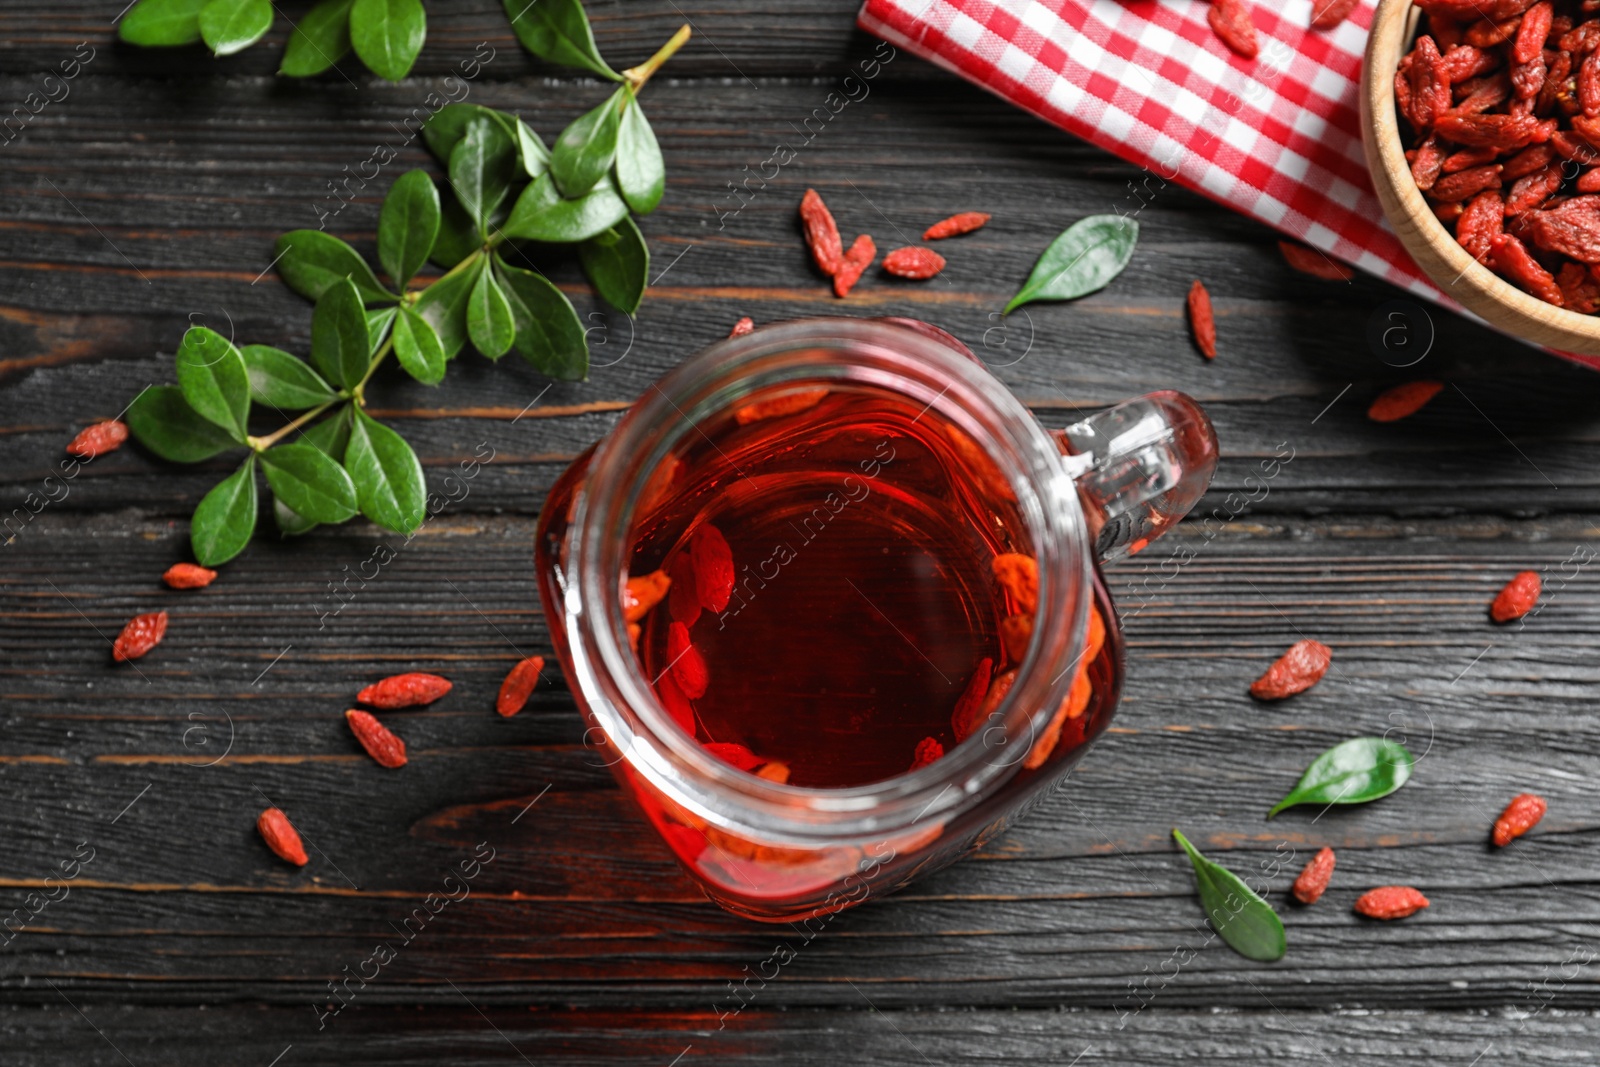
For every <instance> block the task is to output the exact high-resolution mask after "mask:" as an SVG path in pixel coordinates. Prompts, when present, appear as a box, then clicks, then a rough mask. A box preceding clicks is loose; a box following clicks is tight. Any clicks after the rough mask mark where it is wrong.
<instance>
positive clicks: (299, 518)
mask: <svg viewBox="0 0 1600 1067" xmlns="http://www.w3.org/2000/svg"><path fill="white" fill-rule="evenodd" d="M280 73H281V71H280ZM272 518H273V519H274V521H276V522H277V524H278V532H279V533H282V534H283V535H284V536H285V537H299V536H300V535H301V534H304V533H310V532H311V531H312V530H315V529H316V528H317V524H316V523H314V522H312V521H311V520H310V519H308V518H306V517H305V516H304V515H298V514H296V513H295V510H294V509H293V508H291V507H289V506H288V505H287V504H285V503H284V502H283V501H281V500H279V499H278V498H277V497H273V498H272Z"/></svg>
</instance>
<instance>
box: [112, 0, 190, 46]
mask: <svg viewBox="0 0 1600 1067" xmlns="http://www.w3.org/2000/svg"><path fill="white" fill-rule="evenodd" d="M209 2H210V0H139V2H138V3H137V4H134V5H133V10H131V11H129V12H128V14H127V15H126V16H124V18H123V20H122V22H121V23H120V24H119V25H118V26H117V36H118V37H121V38H122V39H123V40H124V41H127V42H128V43H129V44H136V45H142V46H144V47H145V48H170V47H173V46H175V45H185V44H194V43H195V42H196V41H198V40H200V12H201V11H202V10H204V8H205V6H206V4H207V3H209Z"/></svg>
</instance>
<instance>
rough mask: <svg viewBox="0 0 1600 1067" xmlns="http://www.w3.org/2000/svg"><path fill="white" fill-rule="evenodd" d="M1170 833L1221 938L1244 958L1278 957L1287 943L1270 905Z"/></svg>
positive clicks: (1175, 833)
mask: <svg viewBox="0 0 1600 1067" xmlns="http://www.w3.org/2000/svg"><path fill="white" fill-rule="evenodd" d="M1172 836H1173V837H1175V838H1177V839H1178V844H1180V845H1182V846H1183V850H1184V851H1185V852H1187V853H1188V854H1189V862H1190V863H1191V864H1193V865H1194V882H1195V886H1196V887H1197V888H1198V889H1199V890H1200V905H1201V907H1203V908H1205V910H1206V916H1207V917H1208V918H1209V919H1210V920H1211V925H1212V927H1213V928H1214V929H1215V930H1216V931H1217V933H1218V934H1219V935H1220V936H1221V937H1222V940H1224V941H1226V942H1227V943H1228V944H1229V946H1231V947H1232V948H1233V950H1234V951H1235V952H1237V953H1238V954H1239V955H1241V956H1243V957H1245V958H1246V959H1252V960H1259V961H1261V962H1262V963H1271V962H1272V961H1273V960H1281V959H1282V958H1283V954H1284V952H1286V951H1288V947H1289V944H1288V941H1287V939H1286V938H1285V937H1284V934H1283V920H1282V919H1279V918H1278V913H1277V912H1275V911H1273V910H1272V905H1270V904H1268V903H1267V902H1266V901H1265V900H1262V899H1261V897H1260V896H1258V895H1257V894H1256V891H1255V890H1253V889H1251V888H1250V887H1249V886H1247V885H1245V883H1244V879H1242V878H1240V877H1239V876H1238V875H1236V874H1234V873H1233V872H1232V871H1230V870H1228V868H1226V867H1224V866H1222V864H1220V863H1213V862H1211V861H1210V860H1208V859H1206V858H1205V857H1204V856H1202V855H1201V854H1200V853H1199V852H1197V851H1195V847H1194V846H1193V845H1191V844H1189V839H1188V838H1186V837H1184V836H1183V834H1181V833H1180V832H1178V830H1177V829H1174V830H1173V831H1172Z"/></svg>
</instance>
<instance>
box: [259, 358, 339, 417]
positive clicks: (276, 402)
mask: <svg viewBox="0 0 1600 1067" xmlns="http://www.w3.org/2000/svg"><path fill="white" fill-rule="evenodd" d="M239 355H240V356H242V357H243V358H244V369H245V370H246V371H247V372H248V373H249V375H250V395H251V396H252V397H253V398H254V399H256V400H259V401H261V402H262V403H263V404H269V405H271V406H272V407H275V408H278V409H280V410H282V411H304V410H305V409H306V408H314V407H316V406H317V405H318V404H326V403H327V402H328V401H330V400H332V399H334V398H335V397H336V396H337V395H338V394H336V393H335V392H334V390H333V386H331V385H329V384H328V383H327V382H325V381H323V380H322V376H321V375H320V374H318V373H317V372H316V371H314V370H312V369H311V365H310V364H308V363H307V362H306V361H305V360H303V359H301V358H300V357H299V356H294V355H290V354H289V353H288V352H285V351H284V350H283V349H281V348H273V347H272V346H271V345H245V346H244V347H243V348H242V349H240V350H239Z"/></svg>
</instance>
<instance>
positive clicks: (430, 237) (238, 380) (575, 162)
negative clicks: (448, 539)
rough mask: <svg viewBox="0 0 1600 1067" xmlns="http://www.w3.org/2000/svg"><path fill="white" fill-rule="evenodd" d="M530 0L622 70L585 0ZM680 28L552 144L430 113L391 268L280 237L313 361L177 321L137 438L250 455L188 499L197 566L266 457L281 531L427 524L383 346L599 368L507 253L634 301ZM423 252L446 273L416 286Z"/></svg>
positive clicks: (558, 46) (345, 250)
mask: <svg viewBox="0 0 1600 1067" xmlns="http://www.w3.org/2000/svg"><path fill="white" fill-rule="evenodd" d="M213 2H215V0H213ZM361 2H362V0H357V4H359V3H361ZM535 6H537V7H540V8H543V9H544V11H543V13H542V14H541V16H540V19H533V18H532V16H531V15H529V16H528V18H526V19H524V20H523V21H522V22H521V23H520V28H519V35H521V34H522V33H523V30H525V29H528V27H529V26H530V25H534V24H535V23H538V25H537V26H534V28H535V29H538V28H539V27H540V26H545V25H546V23H545V22H542V21H540V20H548V19H549V18H551V17H552V16H554V17H557V18H559V17H561V16H562V14H563V13H565V15H566V16H569V20H568V22H566V23H562V24H561V26H560V27H559V28H560V29H562V31H563V32H562V33H561V34H559V35H556V36H554V37H550V38H549V40H548V41H547V40H545V39H544V38H538V40H539V41H540V42H541V44H548V43H550V42H551V41H553V42H556V43H554V44H550V47H551V49H552V50H553V56H552V57H554V55H555V54H559V55H560V56H563V57H568V56H571V57H576V59H577V60H579V61H580V62H578V63H577V65H580V66H584V67H586V68H589V69H593V68H594V66H595V65H598V66H600V67H603V68H604V69H605V70H606V71H610V67H609V66H607V65H606V64H605V62H604V60H602V59H601V58H600V56H599V54H598V52H596V51H595V50H594V42H593V38H592V35H590V34H589V32H588V22H587V20H586V19H585V18H584V17H583V10H582V8H581V6H579V5H578V4H577V3H576V2H575V0H574V2H572V3H570V4H562V3H550V4H548V5H546V4H543V3H541V5H535ZM532 10H533V9H532V8H530V9H529V11H530V12H531V11H532ZM572 17H575V19H576V21H575V22H574V21H572V20H571V19H572ZM546 28H548V27H546ZM579 30H581V33H580V32H578V31H579ZM541 32H543V31H542V30H541ZM687 38H688V27H687V26H686V27H684V28H683V29H682V30H680V31H679V32H678V33H677V34H676V35H675V36H674V37H673V38H672V39H671V40H670V41H668V42H667V44H666V45H664V46H663V47H662V48H661V50H660V51H658V52H657V53H656V54H655V55H654V56H652V57H651V58H650V59H649V60H647V61H646V62H645V63H643V64H641V65H640V66H638V67H634V68H631V69H630V70H628V71H625V72H623V73H622V74H615V75H608V77H612V78H614V80H617V81H620V82H621V83H622V84H621V85H620V86H619V88H618V89H617V90H616V91H615V92H614V93H613V94H612V96H611V97H610V98H608V99H607V101H606V102H605V103H603V104H601V105H600V106H599V107H597V108H595V109H594V110H593V111H590V112H589V113H588V114H586V115H583V116H581V117H579V118H578V119H577V120H575V121H574V122H573V123H572V124H571V125H570V126H568V127H567V129H566V130H564V131H563V132H562V134H561V136H560V137H559V138H558V139H557V141H556V144H555V146H554V148H553V149H551V148H547V147H546V146H545V144H544V142H543V141H541V140H540V138H539V136H538V134H536V133H535V132H534V131H533V130H532V129H531V128H529V126H528V125H527V123H525V122H523V121H522V120H521V119H520V118H519V117H517V116H516V115H512V114H508V113H506V112H501V111H494V110H491V109H489V108H485V107H480V106H479V105H476V104H466V103H461V104H451V105H449V106H447V107H444V108H442V109H440V110H439V111H437V112H435V113H434V114H433V115H432V116H431V117H430V118H429V120H428V122H427V123H426V124H425V125H424V126H423V129H422V135H423V139H424V141H425V142H426V143H427V146H428V148H429V150H430V151H431V152H432V153H433V154H434V156H436V157H437V158H438V159H439V161H440V162H441V163H442V164H443V165H444V167H445V169H446V173H447V175H448V183H447V188H448V195H446V196H441V195H440V189H439V187H438V186H437V185H436V184H435V181H434V179H433V178H432V177H431V176H430V175H429V174H428V173H427V172H426V171H424V170H412V171H409V172H407V173H405V174H403V175H401V176H400V177H399V178H398V179H396V180H395V182H394V183H393V184H392V185H391V186H390V188H389V191H388V193H387V195H386V196H385V197H384V201H383V207H382V209H381V211H380V213H379V217H378V232H377V246H378V263H379V266H380V267H381V269H382V272H383V274H384V276H386V278H387V282H385V281H384V280H380V277H379V274H378V272H376V271H374V269H373V268H372V267H371V266H370V265H368V263H367V261H366V260H365V259H363V258H362V257H361V255H360V253H358V252H357V251H356V250H355V249H354V248H352V247H351V246H350V245H348V244H346V243H345V242H344V241H342V240H340V239H339V238H337V237H334V236H332V235H331V234H328V233H325V232H323V231H321V230H294V231H291V232H290V233H286V234H284V235H283V236H281V237H280V238H278V242H277V254H278V259H277V263H278V272H279V274H280V276H281V277H282V278H283V280H284V282H286V283H287V284H288V285H289V287H290V288H291V289H294V290H295V291H296V292H298V293H300V294H301V295H302V296H304V297H306V298H307V299H308V300H311V301H313V303H314V306H313V308H312V314H311V351H310V358H309V360H307V359H302V358H300V357H299V356H296V355H294V354H292V353H289V352H285V351H283V350H282V349H278V348H274V347H271V346H269V345H244V346H237V345H235V344H234V343H233V341H232V340H230V339H228V338H225V337H223V336H222V335H220V334H218V333H216V332H215V331H213V330H211V329H208V328H206V327H200V326H197V327H192V328H191V329H190V330H189V331H188V332H187V333H186V334H185V335H184V337H183V341H182V343H181V344H180V345H179V348H178V352H177V356H176V370H177V384H176V385H161V386H155V387H153V388H150V389H148V390H146V391H145V392H144V393H142V394H141V395H140V396H139V397H138V398H137V399H136V400H135V401H134V402H133V404H132V406H131V407H130V408H129V410H128V415H127V421H128V425H129V428H130V429H131V430H132V432H133V435H134V436H135V437H136V438H137V439H138V440H139V441H140V442H141V443H143V444H144V445H145V446H146V447H147V448H149V449H150V450H151V451H152V452H154V453H156V454H157V455H159V456H161V457H162V458H164V459H168V460H171V461H173V462H177V463H199V462H202V461H204V460H208V459H211V458H213V457H215V456H218V455H221V454H223V453H225V452H229V451H232V450H236V449H241V448H242V449H243V450H244V459H243V462H242V463H241V464H240V466H239V467H238V469H237V470H235V471H234V473H233V474H231V475H229V476H228V477H227V478H225V479H223V480H222V481H221V482H220V483H218V484H217V485H216V486H215V487H214V488H213V489H212V490H211V491H210V492H209V493H207V494H206V496H205V498H204V499H203V500H201V502H200V504H199V506H198V507H197V508H196V509H195V512H194V518H193V521H192V524H191V529H190V540H191V542H192V544H193V547H194V552H195V558H196V559H197V560H198V561H199V562H200V563H201V564H203V565H205V566H216V565H218V564H221V563H224V562H226V561H228V560H230V559H232V558H233V557H234V556H236V555H238V554H239V553H240V552H241V551H243V550H244V548H245V546H246V545H248V544H249V542H250V539H251V537H252V536H254V533H255V529H256V522H257V513H258V511H259V499H258V495H257V492H258V485H257V479H256V474H257V471H258V470H259V471H260V473H262V474H263V475H265V477H266V482H267V487H268V489H269V490H270V492H271V495H272V501H273V514H274V517H275V519H276V522H277V526H278V528H279V530H280V531H282V532H283V533H284V534H286V535H295V534H302V533H305V532H306V531H308V530H310V529H312V528H313V527H315V526H317V525H319V524H323V523H339V522H344V521H345V520H347V519H350V518H352V517H354V516H355V515H356V514H357V513H358V512H359V513H360V514H362V515H364V516H366V517H367V518H368V519H370V520H371V521H373V522H375V523H377V524H378V525H380V526H382V527H384V528H385V529H389V530H393V531H396V532H399V533H411V532H413V531H415V530H416V529H417V528H418V527H419V526H420V525H421V524H422V520H423V518H424V515H425V513H426V503H427V489H426V484H425V481H424V478H423V473H422V465H421V463H420V462H418V460H417V456H416V453H415V452H413V451H412V449H411V446H410V445H409V444H407V443H406V441H405V439H404V438H403V437H401V436H400V435H399V434H398V433H396V432H395V431H394V430H392V429H390V428H389V427H387V426H384V425H383V424H381V423H380V422H378V421H377V420H376V419H374V418H373V417H372V416H371V415H370V414H368V413H367V410H366V406H367V397H366V390H367V386H368V384H369V383H370V382H371V381H372V378H373V376H374V374H375V373H376V372H377V371H378V368H379V367H380V366H381V365H382V364H383V363H384V361H385V360H386V359H388V357H389V356H390V355H391V354H392V355H393V356H394V357H395V361H396V362H398V363H399V365H400V367H401V369H402V370H403V371H404V372H405V373H407V374H409V375H410V376H411V377H413V378H415V379H416V380H417V381H419V382H422V383H423V384H425V385H437V384H438V383H439V382H440V381H442V380H443V379H444V374H445V370H446V368H447V366H448V364H449V363H450V361H452V360H454V359H455V358H456V356H457V355H459V354H460V352H461V350H462V349H464V348H466V347H467V346H468V345H469V344H470V345H471V346H472V347H473V348H474V349H476V350H477V351H478V352H480V353H481V354H483V355H484V356H487V357H488V358H490V359H492V360H497V359H499V358H500V357H501V356H503V355H505V354H506V353H507V352H510V351H513V350H515V351H516V352H517V354H518V355H520V356H522V357H523V358H524V359H526V360H527V361H528V362H529V363H531V364H533V366H535V367H536V368H538V369H539V370H540V371H542V372H544V373H545V374H548V375H550V376H551V377H553V378H558V379H562V380H568V381H576V380H581V379H583V378H584V377H585V376H586V375H587V373H588V366H589V353H588V344H587V341H586V339H585V336H584V326H583V322H582V320H581V319H580V318H579V317H578V313H577V311H576V310H574V309H573V307H572V304H571V302H569V301H568V300H567V298H566V295H565V294H563V293H562V292H561V290H560V289H558V288H557V287H556V286H555V285H554V284H553V283H552V282H550V280H549V279H548V278H546V277H545V276H544V275H543V274H542V273H539V272H538V271H536V270H528V269H524V268H523V267H519V266H516V265H515V264H514V263H513V262H512V258H514V257H513V255H512V253H514V252H516V251H517V248H518V244H519V242H523V241H528V242H537V243H538V244H540V245H565V246H570V247H573V248H574V249H575V250H576V252H577V256H578V261H579V263H580V264H581V265H582V267H583V270H584V273H585V274H586V275H587V276H588V278H589V281H590V283H591V284H592V285H593V286H594V289H595V291H596V292H597V293H598V294H599V295H600V296H601V297H602V298H603V299H604V300H606V301H607V302H608V303H610V304H612V305H613V306H615V307H617V308H619V309H620V310H622V311H625V312H627V313H629V314H632V313H633V312H634V311H635V310H637V308H638V306H639V302H640V300H641V299H642V298H643V295H644V290H645V285H646V283H647V280H648V277H649V265H650V252H649V248H648V246H647V245H646V244H645V240H644V236H643V235H642V234H641V233H640V232H639V227H638V226H637V225H636V224H635V223H634V221H633V218H632V217H631V215H630V211H636V212H639V213H641V214H644V213H648V212H650V211H652V210H654V209H655V207H656V205H657V204H658V203H659V202H660V200H661V195H662V191H663V189H664V186H665V180H666V170H665V164H664V162H663V160H662V157H661V150H660V147H659V146H658V145H657V143H656V140H655V136H654V134H653V133H652V132H651V131H650V126H649V122H648V121H647V120H646V119H645V117H644V113H643V111H642V110H641V109H640V107H639V104H638V99H637V93H638V92H639V91H640V90H641V89H643V88H644V86H645V84H646V83H647V82H648V81H649V79H650V76H651V75H652V74H653V73H655V71H656V70H657V69H658V68H659V67H660V65H661V64H662V63H663V62H665V61H666V59H668V58H669V57H670V56H671V55H672V53H673V52H675V51H677V49H678V48H679V47H681V45H682V44H683V42H684V40H686V39H687ZM530 47H532V46H531V45H530ZM562 61H565V60H562ZM430 260H431V261H432V262H433V263H434V264H436V265H437V266H438V267H440V268H441V269H443V270H444V273H443V274H442V275H440V276H439V277H437V278H433V279H431V280H427V281H423V282H421V283H420V284H415V283H416V282H417V279H416V275H417V273H418V272H419V271H420V270H421V269H422V268H423V267H424V266H425V265H426V263H427V262H429V261H430ZM263 407H265V408H270V409H273V410H276V411H277V412H279V413H280V414H283V415H285V418H286V420H287V421H286V422H285V423H284V424H283V425H281V426H279V427H277V428H276V429H273V430H271V431H270V432H266V433H252V432H251V421H252V415H253V414H259V412H260V410H261V408H263ZM291 412H298V413H299V414H297V415H295V416H294V417H293V418H289V417H288V413H291Z"/></svg>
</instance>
